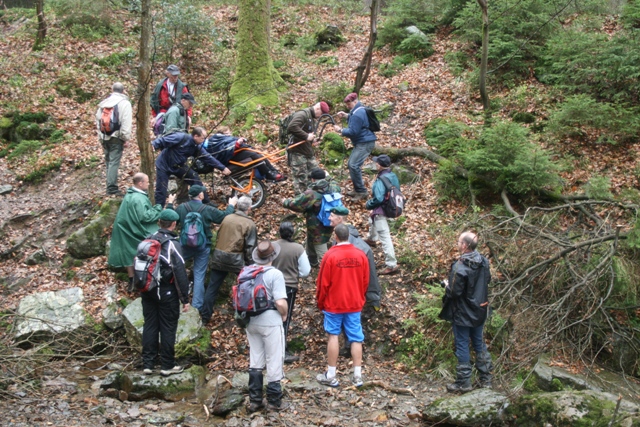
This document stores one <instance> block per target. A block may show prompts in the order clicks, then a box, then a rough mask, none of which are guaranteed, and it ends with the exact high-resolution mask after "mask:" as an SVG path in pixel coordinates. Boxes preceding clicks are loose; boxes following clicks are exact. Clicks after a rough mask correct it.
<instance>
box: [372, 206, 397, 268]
mask: <svg viewBox="0 0 640 427" xmlns="http://www.w3.org/2000/svg"><path fill="white" fill-rule="evenodd" d="M369 225H370V228H369V239H371V240H374V241H375V240H380V243H381V244H382V251H383V252H384V263H385V265H386V266H387V267H391V268H393V267H395V266H397V265H398V260H396V252H395V250H394V249H393V242H392V241H391V232H390V230H389V223H388V222H387V217H386V216H384V215H376V216H375V218H374V219H373V220H371V218H369Z"/></svg>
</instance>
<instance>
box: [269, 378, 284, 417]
mask: <svg viewBox="0 0 640 427" xmlns="http://www.w3.org/2000/svg"><path fill="white" fill-rule="evenodd" d="M267 402H269V406H268V408H269V410H271V411H280V410H282V409H285V407H286V406H285V405H284V404H283V402H282V386H281V385H280V381H272V382H270V383H269V384H267Z"/></svg>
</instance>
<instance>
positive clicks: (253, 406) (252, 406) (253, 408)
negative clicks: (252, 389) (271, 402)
mask: <svg viewBox="0 0 640 427" xmlns="http://www.w3.org/2000/svg"><path fill="white" fill-rule="evenodd" d="M266 406H267V399H262V400H261V401H260V402H251V403H249V412H258V411H261V410H263V409H264V408H265V407H266Z"/></svg>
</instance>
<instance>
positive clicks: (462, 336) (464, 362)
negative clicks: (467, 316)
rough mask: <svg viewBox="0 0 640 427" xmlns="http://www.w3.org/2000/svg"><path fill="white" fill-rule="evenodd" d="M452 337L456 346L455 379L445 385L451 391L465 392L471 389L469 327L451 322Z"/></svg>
mask: <svg viewBox="0 0 640 427" xmlns="http://www.w3.org/2000/svg"><path fill="white" fill-rule="evenodd" d="M452 326H453V338H454V343H455V348H456V358H457V359H458V365H457V366H456V381H455V382H454V383H452V384H449V385H447V391H449V392H451V393H465V392H467V391H470V390H472V389H473V387H472V386H471V357H470V354H469V340H470V329H471V328H468V327H466V326H459V325H456V324H453V325H452Z"/></svg>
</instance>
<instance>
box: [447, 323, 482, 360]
mask: <svg viewBox="0 0 640 427" xmlns="http://www.w3.org/2000/svg"><path fill="white" fill-rule="evenodd" d="M483 330H484V323H483V324H482V325H480V326H476V327H475V328H470V327H468V326H459V325H456V324H453V339H454V341H455V345H456V357H457V358H458V364H467V363H471V355H470V354H469V341H471V344H472V345H473V349H474V350H475V352H476V355H478V354H482V353H484V352H485V351H486V350H487V346H486V345H485V343H484V339H483V338H482V331H483Z"/></svg>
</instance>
